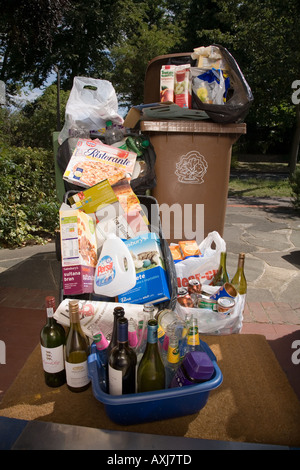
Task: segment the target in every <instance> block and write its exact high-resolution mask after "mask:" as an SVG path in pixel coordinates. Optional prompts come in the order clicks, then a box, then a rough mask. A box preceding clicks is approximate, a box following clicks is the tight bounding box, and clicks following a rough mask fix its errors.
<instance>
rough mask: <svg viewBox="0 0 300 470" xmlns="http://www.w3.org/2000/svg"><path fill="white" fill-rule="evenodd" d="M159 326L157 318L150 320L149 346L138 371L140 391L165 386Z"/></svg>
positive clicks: (158, 388)
mask: <svg viewBox="0 0 300 470" xmlns="http://www.w3.org/2000/svg"><path fill="white" fill-rule="evenodd" d="M157 328H158V323H157V320H156V319H151V320H149V321H148V330H147V332H148V333H147V346H146V349H145V352H144V355H143V357H142V360H141V362H140V364H139V366H138V371H137V391H138V392H150V391H154V390H162V389H164V388H165V367H164V364H163V362H162V359H161V357H160V353H159V349H158V344H157Z"/></svg>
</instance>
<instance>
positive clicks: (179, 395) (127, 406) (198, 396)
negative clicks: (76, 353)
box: [88, 341, 223, 425]
mask: <svg viewBox="0 0 300 470" xmlns="http://www.w3.org/2000/svg"><path fill="white" fill-rule="evenodd" d="M201 346H202V350H203V351H205V352H207V354H208V355H209V357H210V359H211V360H212V362H213V364H214V373H213V376H212V378H211V379H210V380H208V381H207V382H203V383H200V384H197V385H191V386H186V387H182V388H170V389H165V390H158V391H155V392H144V393H132V394H128V395H118V396H114V395H109V394H107V393H105V392H103V391H102V389H101V387H100V379H99V371H98V367H97V360H96V356H95V355H91V356H89V361H88V368H89V377H90V379H91V381H92V389H93V394H94V396H95V398H96V399H97V400H99V401H100V402H101V403H103V404H104V406H105V411H106V413H107V415H108V417H109V418H110V419H111V420H112V421H114V422H115V423H117V424H122V425H129V424H139V423H147V422H150V421H160V420H162V419H169V418H176V417H180V416H185V415H190V414H193V413H197V412H198V411H199V410H201V409H202V408H203V407H204V406H205V405H206V403H207V400H208V397H209V393H210V392H211V390H213V389H215V388H217V387H219V385H221V383H222V381H223V375H222V372H221V370H220V368H219V367H218V365H217V360H216V357H215V355H214V354H213V352H212V351H211V349H210V348H209V347H208V345H207V344H206V343H204V342H203V341H201Z"/></svg>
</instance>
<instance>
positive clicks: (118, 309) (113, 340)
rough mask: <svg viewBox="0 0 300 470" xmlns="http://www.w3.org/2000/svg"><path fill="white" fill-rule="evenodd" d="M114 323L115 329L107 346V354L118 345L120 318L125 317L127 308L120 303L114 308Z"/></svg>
mask: <svg viewBox="0 0 300 470" xmlns="http://www.w3.org/2000/svg"><path fill="white" fill-rule="evenodd" d="M113 315H114V323H113V329H112V334H111V338H110V342H109V345H108V347H107V356H108V357H109V356H110V353H111V351H112V350H113V348H114V347H115V346H116V345H117V341H118V318H121V317H124V315H125V310H124V308H123V307H121V306H120V305H119V306H118V307H115V308H114V312H113Z"/></svg>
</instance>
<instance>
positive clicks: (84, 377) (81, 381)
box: [65, 300, 90, 392]
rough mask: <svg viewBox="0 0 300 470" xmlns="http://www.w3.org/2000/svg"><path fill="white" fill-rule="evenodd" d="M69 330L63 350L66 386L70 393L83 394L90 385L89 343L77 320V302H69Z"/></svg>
mask: <svg viewBox="0 0 300 470" xmlns="http://www.w3.org/2000/svg"><path fill="white" fill-rule="evenodd" d="M69 315H70V330H69V333H68V336H67V341H66V349H65V367H66V376H67V385H68V388H69V389H70V390H71V391H72V392H83V391H84V390H86V389H87V388H88V387H89V385H90V379H89V377H88V365H87V358H88V355H89V341H88V339H87V337H86V335H85V334H84V333H83V331H82V329H81V325H80V320H79V306H78V300H70V301H69Z"/></svg>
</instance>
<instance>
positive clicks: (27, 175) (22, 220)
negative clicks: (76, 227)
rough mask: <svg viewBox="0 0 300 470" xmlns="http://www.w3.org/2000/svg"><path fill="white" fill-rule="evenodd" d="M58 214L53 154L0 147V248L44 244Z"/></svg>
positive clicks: (44, 151)
mask: <svg viewBox="0 0 300 470" xmlns="http://www.w3.org/2000/svg"><path fill="white" fill-rule="evenodd" d="M58 210H59V203H58V200H57V197H56V190H55V170H54V161H53V154H52V152H50V151H47V150H45V149H41V148H30V147H28V148H23V147H10V146H8V145H5V144H3V143H0V247H1V248H13V247H17V246H22V245H25V244H26V243H28V242H35V243H43V241H44V240H45V238H47V237H49V236H52V235H53V234H54V232H55V229H56V228H57V227H58V224H59V219H58Z"/></svg>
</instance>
